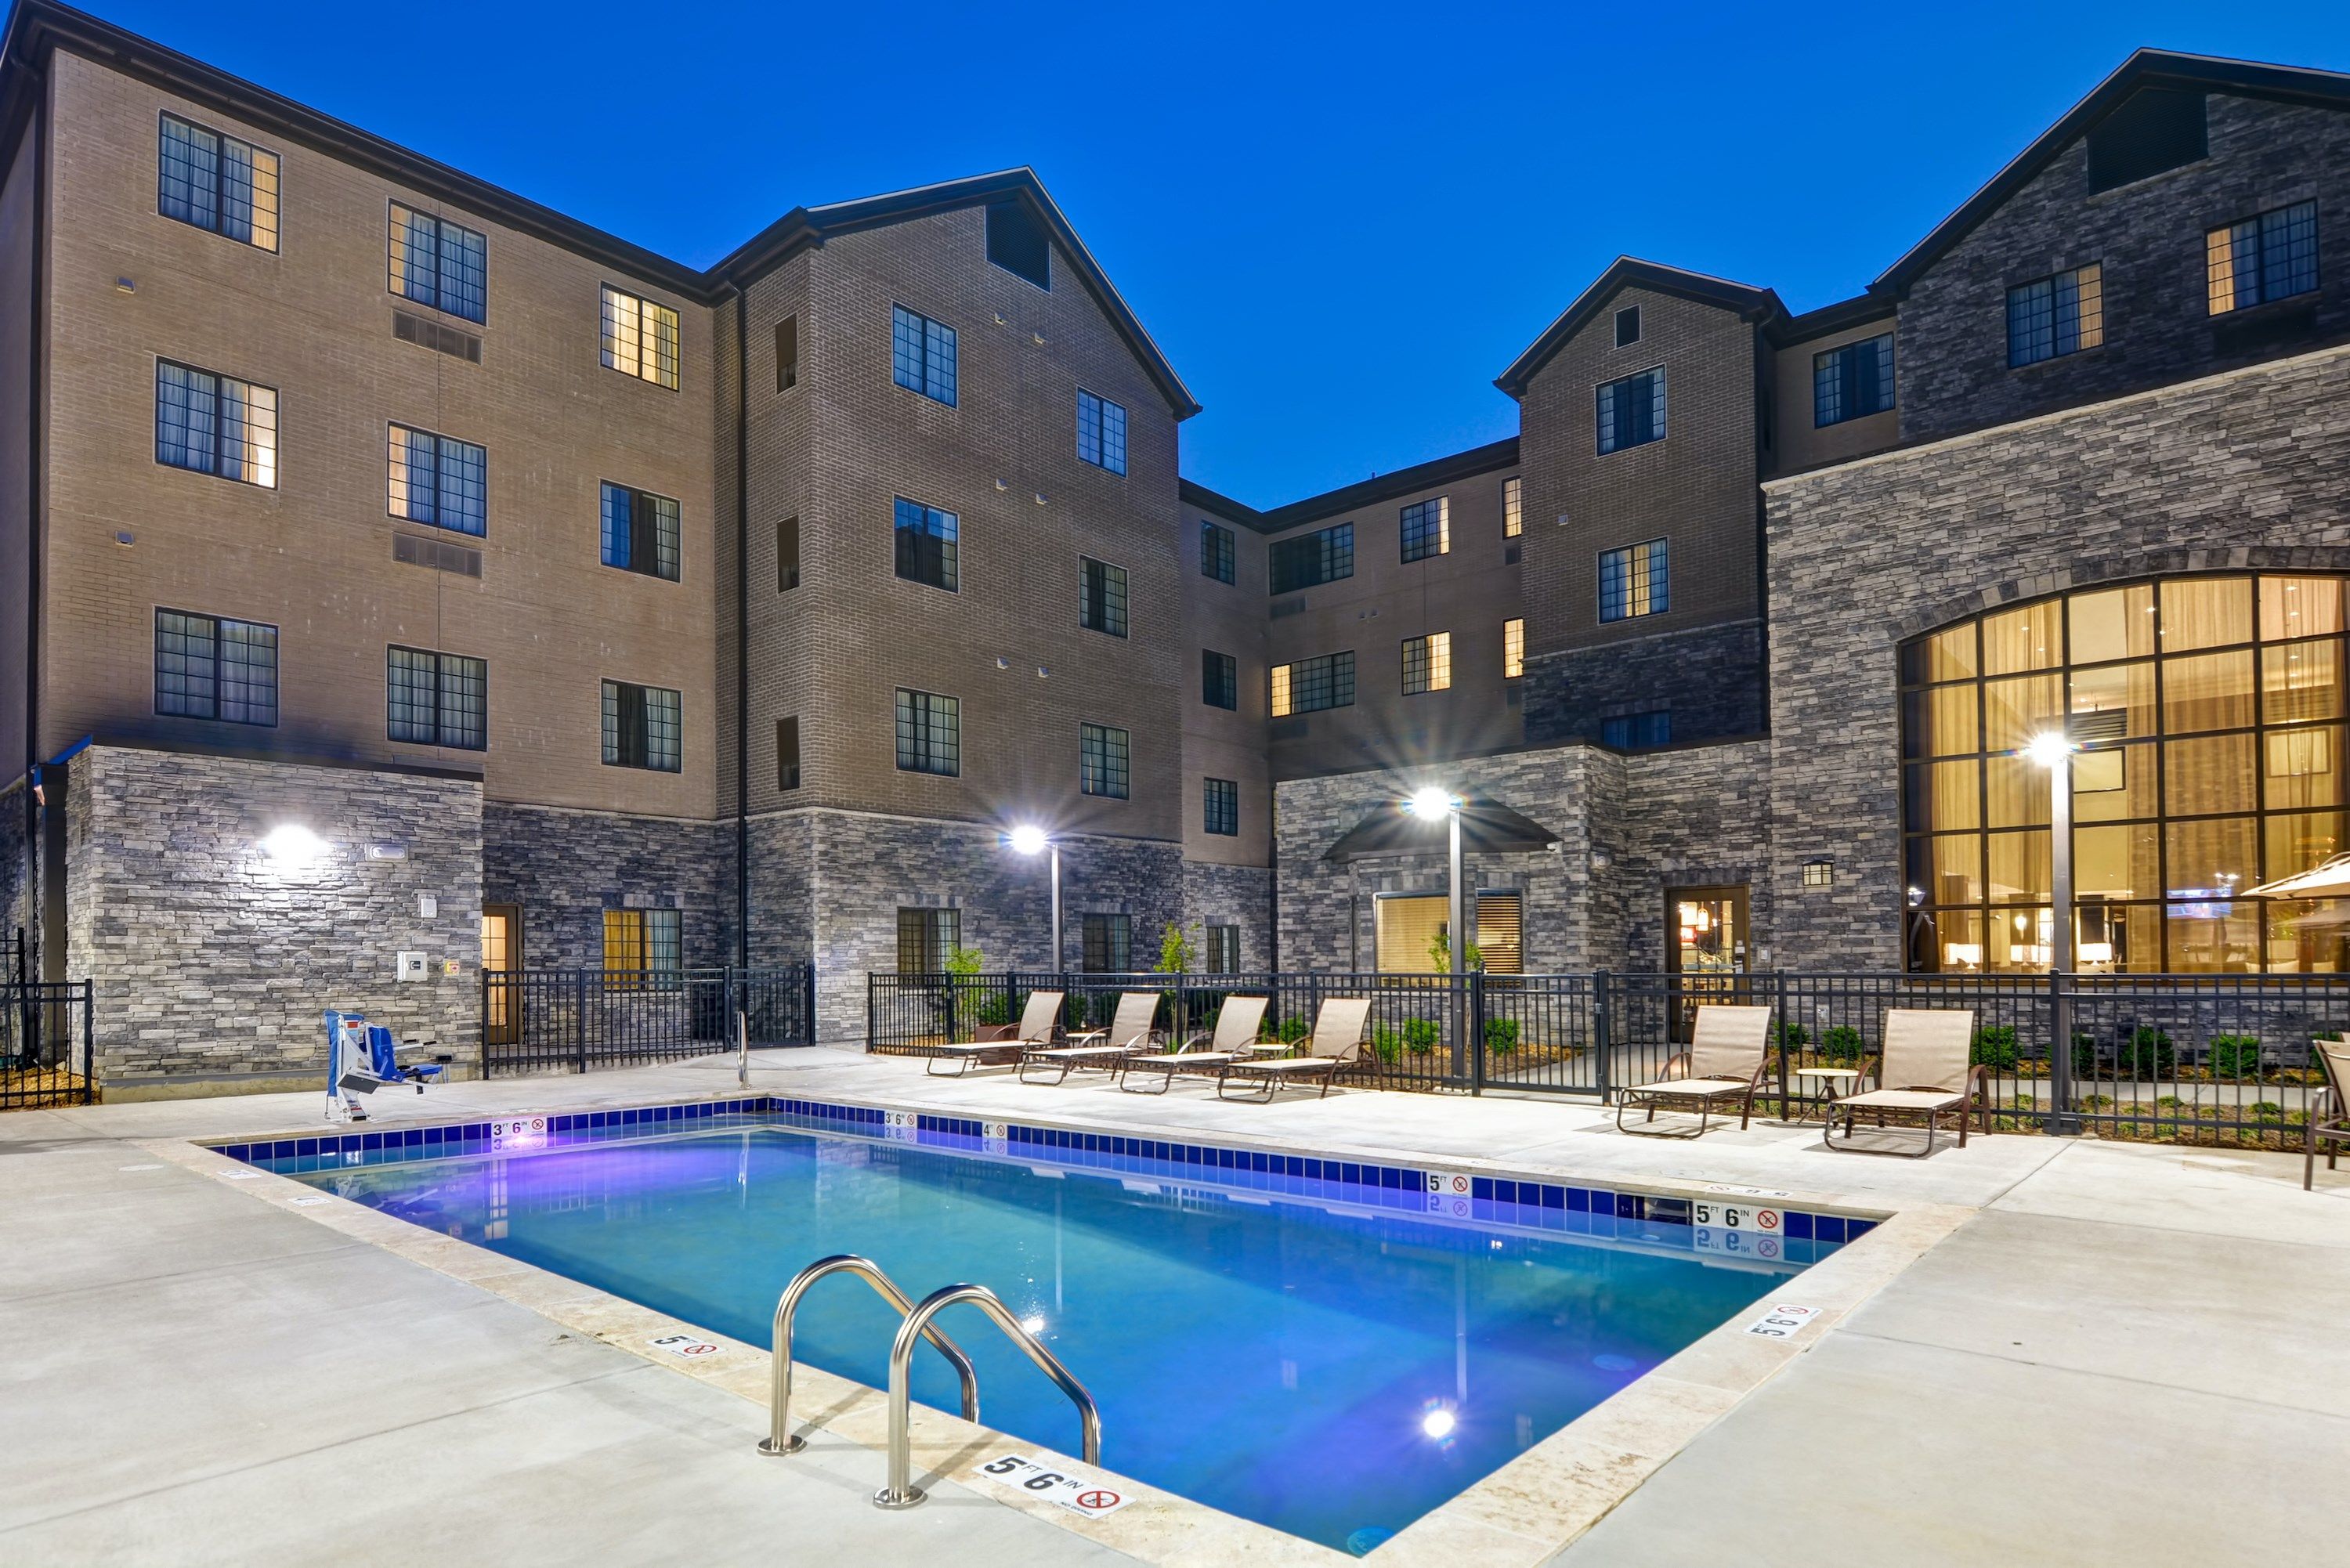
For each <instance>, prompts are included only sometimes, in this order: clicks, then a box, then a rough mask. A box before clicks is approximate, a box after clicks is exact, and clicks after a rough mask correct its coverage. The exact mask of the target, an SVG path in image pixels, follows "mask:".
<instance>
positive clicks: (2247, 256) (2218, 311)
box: [2203, 202, 2317, 316]
mask: <svg viewBox="0 0 2350 1568" xmlns="http://www.w3.org/2000/svg"><path fill="white" fill-rule="evenodd" d="M2203 255H2204V265H2205V270H2206V273H2207V275H2208V288H2209V291H2210V292H2209V301H2210V309H2211V314H2212V315H2214V316H2222V315H2225V314H2226V313H2227V312H2229V311H2230V310H2242V309H2245V308H2247V307H2249V306H2255V305H2266V304H2267V303H2268V302H2269V301H2270V300H2272V299H2289V298H2291V297H2292V296H2294V295H2296V294H2307V293H2308V292H2310V290H2312V289H2314V288H2315V287H2316V286H2317V203H2316V202H2295V203H2293V205H2292V206H2290V207H2279V208H2277V209H2275V210H2274V211H2272V212H2267V213H2262V214H2260V216H2258V217H2255V218H2246V219H2244V220H2243V221H2242V222H2241V223H2225V224H2222V225H2221V226H2220V227H2219V228H2216V229H2213V230H2212V231H2211V232H2210V233H2209V234H2206V235H2204V237H2203Z"/></svg>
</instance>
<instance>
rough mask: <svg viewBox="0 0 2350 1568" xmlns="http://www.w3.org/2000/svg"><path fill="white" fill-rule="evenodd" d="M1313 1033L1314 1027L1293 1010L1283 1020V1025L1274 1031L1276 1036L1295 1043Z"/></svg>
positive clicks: (1275, 1037)
mask: <svg viewBox="0 0 2350 1568" xmlns="http://www.w3.org/2000/svg"><path fill="white" fill-rule="evenodd" d="M1311 1033H1314V1031H1313V1029H1312V1028H1311V1027H1310V1026H1308V1025H1307V1023H1306V1022H1305V1020H1304V1019H1303V1018H1300V1017H1299V1016H1298V1015H1297V1014H1295V1013H1294V1012H1293V1013H1291V1014H1290V1015H1289V1016H1288V1017H1286V1018H1284V1019H1283V1020H1282V1021H1281V1027H1280V1028H1279V1029H1278V1030H1276V1031H1274V1039H1276V1040H1281V1041H1285V1042H1286V1043H1288V1044H1292V1045H1295V1044H1297V1043H1298V1042H1299V1041H1300V1040H1303V1039H1305V1037H1306V1036H1307V1035H1308V1034H1311Z"/></svg>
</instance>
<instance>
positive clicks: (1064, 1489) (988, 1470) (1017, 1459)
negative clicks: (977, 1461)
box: [979, 1454, 1134, 1519]
mask: <svg viewBox="0 0 2350 1568" xmlns="http://www.w3.org/2000/svg"><path fill="white" fill-rule="evenodd" d="M979 1473H980V1474H981V1475H983V1476H985V1477H986V1478H987V1479H988V1480H992V1481H993V1482H995V1483H996V1484H997V1485H998V1486H1003V1487H1009V1488H1011V1489H1013V1490H1015V1491H1024V1492H1026V1493H1027V1494H1028V1495H1029V1496H1030V1497H1034V1498H1040V1499H1042V1500H1043V1501H1046V1502H1049V1503H1052V1504H1054V1505H1055V1506H1056V1507H1059V1508H1066V1509H1067V1510H1068V1511H1070V1512H1071V1513H1078V1514H1083V1515H1084V1516H1085V1517H1086V1518H1087V1519H1099V1518H1100V1517H1101V1516H1102V1515H1104V1514H1106V1513H1116V1512H1117V1511H1118V1510H1119V1509H1121V1508H1124V1507H1125V1506H1126V1505H1127V1504H1128V1503H1129V1502H1132V1501H1134V1500H1133V1499H1132V1498H1130V1497H1128V1495H1127V1494H1126V1492H1125V1490H1123V1489H1122V1488H1121V1487H1116V1486H1111V1485H1109V1484H1108V1483H1107V1482H1106V1481H1105V1480H1103V1479H1102V1478H1101V1477H1099V1476H1097V1475H1094V1474H1091V1473H1089V1472H1087V1471H1084V1470H1076V1471H1066V1470H1056V1469H1047V1468H1046V1467H1045V1466H1043V1465H1040V1464H1038V1463H1037V1462H1036V1461H1035V1460H1034V1459H1030V1458H1028V1457H1027V1456H1026V1455H1025V1454H1005V1455H1004V1456H1003V1458H1001V1459H990V1460H988V1461H987V1463H985V1464H983V1465H982V1466H980V1467H979Z"/></svg>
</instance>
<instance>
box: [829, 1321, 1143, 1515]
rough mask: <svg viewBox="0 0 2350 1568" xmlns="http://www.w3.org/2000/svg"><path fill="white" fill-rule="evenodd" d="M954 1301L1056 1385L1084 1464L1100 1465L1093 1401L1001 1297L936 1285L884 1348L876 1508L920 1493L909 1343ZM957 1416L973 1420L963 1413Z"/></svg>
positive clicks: (909, 1503) (898, 1504) (907, 1501)
mask: <svg viewBox="0 0 2350 1568" xmlns="http://www.w3.org/2000/svg"><path fill="white" fill-rule="evenodd" d="M959 1302H970V1303H972V1304H973V1305H974V1306H977V1307H978V1308H979V1309H980V1310H981V1311H983V1312H984V1313H986V1314H987V1315H988V1317H989V1318H990V1319H991V1320H992V1321H993V1323H994V1324H995V1326H996V1327H998V1328H1000V1329H1002V1330H1003V1333H1004V1335H1005V1337H1007V1338H1009V1339H1010V1340H1011V1341H1012V1343H1013V1344H1014V1345H1018V1346H1019V1347H1020V1348H1021V1349H1022V1350H1023V1351H1024V1352H1026V1353H1027V1356H1028V1359H1029V1360H1031V1361H1033V1362H1035V1364H1036V1368H1037V1370H1038V1371H1040V1372H1042V1373H1044V1374H1045V1376H1047V1377H1049V1378H1051V1379H1052V1380H1053V1381H1054V1382H1055V1383H1056V1384H1058V1385H1059V1386H1060V1389H1061V1392H1062V1393H1064V1394H1066V1395H1067V1396H1068V1397H1069V1400H1070V1403H1072V1404H1074V1405H1076V1407H1077V1420H1078V1423H1079V1427H1080V1430H1081V1431H1082V1433H1083V1436H1082V1438H1080V1442H1081V1444H1082V1446H1083V1449H1084V1454H1085V1461H1086V1463H1087V1464H1089V1465H1097V1464H1099V1463H1101V1409H1100V1407H1098V1406H1097V1405H1096V1404H1095V1403H1094V1397H1093V1396H1092V1395H1090V1394H1088V1393H1087V1392H1086V1386H1085V1385H1084V1384H1082V1383H1080V1382H1078V1381H1077V1379H1076V1375H1075V1374H1073V1373H1071V1372H1070V1370H1069V1369H1068V1368H1067V1367H1066V1366H1062V1365H1061V1361H1060V1358H1059V1357H1058V1356H1056V1355H1054V1354H1053V1353H1052V1352H1051V1351H1049V1350H1047V1349H1045V1345H1044V1342H1043V1341H1041V1340H1039V1339H1038V1338H1037V1337H1036V1336H1035V1334H1031V1333H1029V1332H1028V1330H1027V1329H1026V1328H1024V1327H1023V1326H1022V1325H1021V1323H1020V1320H1019V1319H1018V1318H1016V1317H1014V1316H1013V1315H1012V1309H1011V1308H1010V1307H1007V1306H1005V1305H1004V1304H1003V1298H1002V1297H1000V1296H998V1295H997V1294H996V1293H994V1292H993V1291H991V1290H989V1289H988V1288H987V1287H986V1286H985V1285H942V1286H941V1287H940V1288H939V1289H937V1290H935V1291H932V1292H931V1293H930V1294H929V1295H926V1296H924V1297H923V1298H922V1303H921V1304H920V1306H918V1307H916V1308H914V1309H913V1310H912V1311H911V1312H910V1313H908V1314H906V1321H905V1322H904V1323H901V1324H899V1325H898V1337H897V1338H896V1339H895V1340H894V1341H892V1342H891V1344H890V1345H889V1485H888V1486H885V1487H883V1488H882V1489H881V1490H879V1491H878V1492H875V1493H874V1494H873V1503H874V1506H875V1507H877V1508H889V1509H898V1508H911V1507H913V1506H914V1505H915V1504H916V1503H918V1502H920V1501H922V1499H923V1497H924V1496H925V1495H926V1494H925V1493H924V1492H923V1491H922V1490H921V1488H920V1487H918V1486H916V1485H914V1484H913V1476H912V1473H911V1472H912V1469H913V1434H912V1431H911V1426H912V1418H913V1413H912V1410H911V1409H910V1405H911V1402H912V1401H911V1396H910V1392H909V1389H908V1385H909V1384H910V1382H911V1381H912V1374H913V1367H914V1345H915V1344H916V1343H917V1342H918V1341H919V1340H920V1339H921V1338H922V1337H923V1336H924V1335H925V1334H935V1333H936V1331H935V1330H934V1329H932V1328H931V1319H932V1318H934V1317H936V1316H938V1315H939V1314H940V1313H941V1312H943V1311H945V1310H946V1309H947V1308H948V1307H951V1306H953V1305H955V1304H956V1303H959ZM963 1418H964V1419H965V1420H973V1419H975V1418H976V1417H972V1415H971V1413H970V1412H969V1410H965V1412H964V1415H963Z"/></svg>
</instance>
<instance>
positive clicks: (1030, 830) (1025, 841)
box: [1009, 826, 1047, 855]
mask: <svg viewBox="0 0 2350 1568" xmlns="http://www.w3.org/2000/svg"><path fill="white" fill-rule="evenodd" d="M1009 842H1010V844H1011V846H1012V847H1013V848H1014V849H1016V850H1018V851H1019V852H1020V853H1021V854H1023V855H1034V854H1035V853H1037V852H1038V851H1039V850H1041V849H1043V848H1044V847H1045V844H1046V842H1047V840H1046V838H1045V830H1044V829H1043V828H1041V827H1034V826H1027V827H1015V828H1014V829H1013V830H1012V834H1011V837H1010V839H1009Z"/></svg>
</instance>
